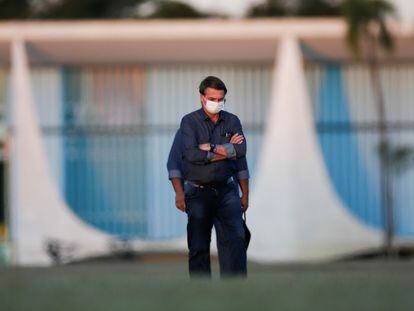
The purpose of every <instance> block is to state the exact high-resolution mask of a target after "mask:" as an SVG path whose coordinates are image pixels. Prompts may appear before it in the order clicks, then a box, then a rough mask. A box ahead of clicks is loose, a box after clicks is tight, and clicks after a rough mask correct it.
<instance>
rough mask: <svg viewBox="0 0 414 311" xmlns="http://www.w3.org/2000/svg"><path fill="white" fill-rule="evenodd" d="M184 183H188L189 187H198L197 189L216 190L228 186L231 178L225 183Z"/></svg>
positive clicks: (231, 180)
mask: <svg viewBox="0 0 414 311" xmlns="http://www.w3.org/2000/svg"><path fill="white" fill-rule="evenodd" d="M185 182H187V183H189V184H190V185H193V186H194V187H198V188H218V187H224V186H226V185H228V184H230V183H231V182H233V176H232V177H229V178H228V179H227V180H226V181H223V182H211V183H206V184H197V183H195V182H192V181H190V180H186V181H185Z"/></svg>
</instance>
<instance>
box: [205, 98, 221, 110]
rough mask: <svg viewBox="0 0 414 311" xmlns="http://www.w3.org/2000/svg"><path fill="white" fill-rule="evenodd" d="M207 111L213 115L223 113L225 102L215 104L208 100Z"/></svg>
mask: <svg viewBox="0 0 414 311" xmlns="http://www.w3.org/2000/svg"><path fill="white" fill-rule="evenodd" d="M206 109H207V111H208V112H210V113H212V114H216V113H219V112H220V111H222V110H223V109H224V100H222V101H220V102H215V101H212V100H208V99H207V100H206Z"/></svg>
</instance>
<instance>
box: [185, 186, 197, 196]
mask: <svg viewBox="0 0 414 311" xmlns="http://www.w3.org/2000/svg"><path fill="white" fill-rule="evenodd" d="M197 190H198V187H196V186H193V185H192V184H189V183H186V184H184V197H185V198H186V199H188V198H191V197H194V196H195V195H196V194H197Z"/></svg>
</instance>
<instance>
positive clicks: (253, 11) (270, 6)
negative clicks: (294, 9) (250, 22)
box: [247, 0, 287, 17]
mask: <svg viewBox="0 0 414 311" xmlns="http://www.w3.org/2000/svg"><path fill="white" fill-rule="evenodd" d="M284 15H287V11H286V7H285V5H284V3H283V2H282V1H280V0H266V1H265V2H264V3H259V4H256V5H254V6H252V7H250V8H249V10H248V12H247V16H248V17H270V16H284Z"/></svg>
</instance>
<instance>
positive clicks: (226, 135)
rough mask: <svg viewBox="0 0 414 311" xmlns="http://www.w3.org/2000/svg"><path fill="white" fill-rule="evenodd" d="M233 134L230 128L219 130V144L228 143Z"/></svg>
mask: <svg viewBox="0 0 414 311" xmlns="http://www.w3.org/2000/svg"><path fill="white" fill-rule="evenodd" d="M233 135H234V132H233V131H232V130H230V129H225V128H223V129H222V130H221V132H220V144H226V143H229V142H230V139H231V137H232V136H233Z"/></svg>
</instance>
